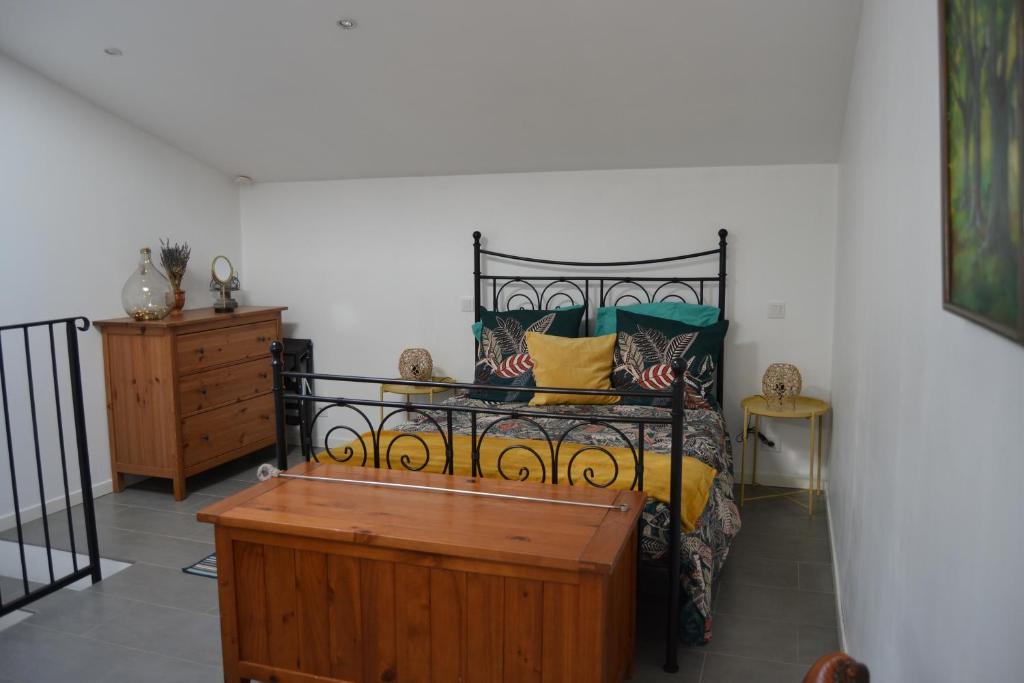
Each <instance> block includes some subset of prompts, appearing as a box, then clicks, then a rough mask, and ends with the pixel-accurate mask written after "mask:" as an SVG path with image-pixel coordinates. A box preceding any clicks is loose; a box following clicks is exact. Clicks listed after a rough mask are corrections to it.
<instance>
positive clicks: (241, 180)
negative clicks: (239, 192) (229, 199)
mask: <svg viewBox="0 0 1024 683" xmlns="http://www.w3.org/2000/svg"><path fill="white" fill-rule="evenodd" d="M235 182H236V183H238V184H239V185H252V184H253V182H254V181H253V179H252V178H251V177H250V176H247V175H236V176H235Z"/></svg>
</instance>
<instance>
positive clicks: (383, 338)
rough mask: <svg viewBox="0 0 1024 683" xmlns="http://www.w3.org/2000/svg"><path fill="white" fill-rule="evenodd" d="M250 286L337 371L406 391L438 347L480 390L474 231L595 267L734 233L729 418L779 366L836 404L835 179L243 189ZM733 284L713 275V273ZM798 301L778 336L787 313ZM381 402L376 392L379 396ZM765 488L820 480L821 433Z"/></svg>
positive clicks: (794, 440)
mask: <svg viewBox="0 0 1024 683" xmlns="http://www.w3.org/2000/svg"><path fill="white" fill-rule="evenodd" d="M241 206H242V209H241V210H242V235H243V254H244V259H243V260H244V262H245V270H243V271H242V274H241V276H242V284H243V288H244V289H245V290H247V292H248V294H249V296H250V298H251V300H253V301H254V302H258V303H261V304H281V305H287V306H289V307H291V308H290V310H289V311H288V312H287V313H286V315H285V321H286V322H288V321H291V322H294V323H295V325H294V327H293V328H292V330H291V332H290V333H291V334H294V335H297V336H303V337H305V336H308V337H311V338H312V339H313V340H314V342H315V344H316V356H317V364H318V368H319V369H320V370H323V371H325V372H341V373H352V374H364V375H377V376H394V375H395V374H396V370H397V359H398V355H399V353H400V352H401V351H402V349H403V348H405V347H408V346H424V347H426V348H428V349H429V350H430V351H431V352H432V354H433V356H434V359H435V363H436V364H437V365H438V366H440V368H441V370H443V371H444V372H446V373H448V374H450V375H454V376H456V377H458V378H460V379H462V380H470V379H471V377H472V366H473V342H472V338H471V336H470V332H469V329H468V328H469V325H470V323H471V322H472V319H473V318H472V313H464V312H461V311H460V306H459V304H460V297H462V296H470V295H471V294H472V239H471V237H470V235H471V233H472V231H473V230H476V229H479V230H481V231H482V232H483V233H484V235H485V238H486V239H487V244H488V245H489V246H490V247H491V248H493V249H495V250H497V251H505V252H513V253H523V254H528V255H529V254H535V255H540V256H546V257H554V258H563V259H578V260H612V259H622V258H627V259H631V258H649V257H654V256H665V255H673V254H678V253H683V252H688V251H697V250H703V249H709V248H714V247H715V246H717V235H716V231H717V230H718V228H719V227H725V228H727V229H728V230H729V233H730V234H729V264H728V273H729V280H728V290H727V292H728V301H727V307H728V311H727V312H728V317H729V318H730V319H731V320H732V327H731V328H730V331H729V338H728V346H727V350H726V358H727V361H726V409H727V410H726V414H727V417H728V419H729V422H730V425H731V426H732V428H733V429H734V430H738V429H739V422H740V418H739V415H738V402H739V399H740V397H741V396H743V395H746V394H750V393H757V392H759V391H760V379H761V374H762V373H763V371H764V369H765V368H766V367H767V365H768V363H770V362H771V361H776V360H786V361H792V362H794V363H796V364H797V365H798V366H799V367H800V369H801V370H802V371H803V375H804V380H805V385H806V387H807V389H806V391H807V392H808V393H811V394H814V395H820V396H828V394H829V387H830V374H831V357H830V353H831V345H832V341H831V334H832V299H833V290H832V282H833V275H832V263H833V250H834V232H835V207H836V169H835V167H834V166H830V165H820V166H761V167H737V168H692V169H664V170H644V171H595V172H573V173H527V174H504V175H480V176H449V177H432V178H399V179H380V180H348V181H333V182H300V183H266V184H262V183H261V184H257V185H255V186H253V187H251V188H246V189H244V190H243V191H242V201H241ZM715 272H717V268H716V266H715V264H714V262H713V261H712V262H709V263H708V265H707V267H706V268H705V270H704V271H703V272H702V273H701V274H713V273H715ZM775 299H777V300H783V301H786V302H787V317H786V319H784V320H768V319H767V305H768V301H770V300H775ZM371 393H372V392H371ZM782 436H783V440H784V442H785V443H784V446H785V448H784V451H783V453H781V454H778V455H773V456H766V457H765V458H763V459H762V468H763V471H764V472H765V473H766V477H765V478H766V479H771V478H772V477H771V474H772V473H773V472H774V473H775V475H776V476H775V479H776V480H778V479H779V478H780V477H781V478H782V479H783V480H786V481H789V480H791V478H792V477H793V476H794V475H800V476H804V473H805V472H806V467H807V465H806V455H805V453H806V439H807V431H806V427H805V426H800V427H795V426H794V427H791V428H790V429H788V430H786V431H784V432H782Z"/></svg>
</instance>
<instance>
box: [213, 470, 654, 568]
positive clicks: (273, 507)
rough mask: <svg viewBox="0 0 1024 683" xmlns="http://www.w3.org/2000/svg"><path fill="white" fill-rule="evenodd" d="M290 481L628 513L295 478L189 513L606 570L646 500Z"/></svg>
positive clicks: (341, 473)
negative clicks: (489, 495)
mask: <svg viewBox="0 0 1024 683" xmlns="http://www.w3.org/2000/svg"><path fill="white" fill-rule="evenodd" d="M289 473H290V474H308V475H313V476H322V477H334V478H342V479H355V480H359V481H380V482H393V483H400V484H416V485H427V486H432V487H436V488H441V489H462V490H470V491H488V492H494V493H503V494H512V495H518V496H532V497H537V498H544V499H547V500H568V501H581V502H588V503H600V504H603V505H616V506H618V505H621V504H625V505H627V506H628V508H629V509H628V511H626V512H623V511H622V510H619V509H617V508H616V509H604V508H595V507H582V506H576V505H559V504H555V503H547V502H535V501H523V500H507V499H501V498H487V497H482V496H471V495H458V494H449V493H444V492H443V491H419V490H410V489H394V488H385V487H380V486H369V485H365V484H348V483H335V482H322V481H308V480H297V479H283V478H277V479H271V480H268V481H265V482H262V483H260V484H257V485H256V486H253V487H252V488H250V489H247V490H245V491H242V492H241V493H238V494H236V495H234V496H231V497H230V498H227V499H225V500H222V501H220V502H218V503H214V504H213V505H210V506H209V507H207V508H204V509H203V510H201V511H200V512H199V513H198V518H199V520H200V521H203V522H211V523H214V524H218V525H222V526H227V527H235V528H243V529H252V530H258V531H266V532H272V533H282V534H288V535H293V536H303V537H307V538H316V539H322V540H327V541H340V542H348V543H365V544H371V545H375V546H379V547H383V548H391V549H396V550H411V551H418V552H425V553H432V554H438V555H446V556H452V557H464V558H471V559H481V560H491V561H497V562H503V563H512V564H522V565H531V566H535V567H548V568H552V569H563V570H569V571H590V572H599V573H602V574H606V573H610V572H611V571H612V569H613V568H614V567H615V565H616V562H617V561H618V557H619V555H620V553H621V551H622V549H623V547H624V545H625V544H626V542H627V540H628V539H629V536H630V533H631V532H632V531H633V530H634V529H635V528H636V524H637V520H638V518H639V516H640V513H641V511H642V509H643V505H644V501H645V499H646V495H645V494H644V493H641V492H637V491H612V490H605V489H596V488H590V487H570V486H553V485H550V484H535V483H530V482H509V481H495V480H481V479H471V478H468V477H452V476H447V475H441V474H426V473H419V472H416V473H413V472H405V471H396V470H383V469H382V470H377V469H372V468H361V467H349V466H346V465H338V464H317V463H313V462H310V463H303V464H301V465H297V466H295V467H293V468H291V469H290V470H289Z"/></svg>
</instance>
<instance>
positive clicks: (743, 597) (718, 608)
mask: <svg viewBox="0 0 1024 683" xmlns="http://www.w3.org/2000/svg"><path fill="white" fill-rule="evenodd" d="M714 611H715V613H716V614H718V613H721V614H736V615H739V616H748V617H757V618H759V619H771V620H775V621H786V622H790V623H795V624H811V625H815V626H834V625H835V623H836V621H835V620H836V616H835V596H833V595H830V594H828V593H811V592H808V591H801V590H795V589H792V588H770V587H767V586H750V585H747V584H742V583H733V582H731V581H723V582H722V585H721V588H720V590H719V592H718V596H717V600H716V602H715V606H714Z"/></svg>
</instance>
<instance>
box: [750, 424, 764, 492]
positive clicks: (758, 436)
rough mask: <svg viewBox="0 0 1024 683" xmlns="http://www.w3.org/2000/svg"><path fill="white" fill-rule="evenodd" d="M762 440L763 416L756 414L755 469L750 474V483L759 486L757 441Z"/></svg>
mask: <svg viewBox="0 0 1024 683" xmlns="http://www.w3.org/2000/svg"><path fill="white" fill-rule="evenodd" d="M760 440H761V416H760V415H755V416H754V471H753V473H752V474H751V475H750V485H751V486H757V450H758V448H757V443H758V442H759V441H760Z"/></svg>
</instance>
